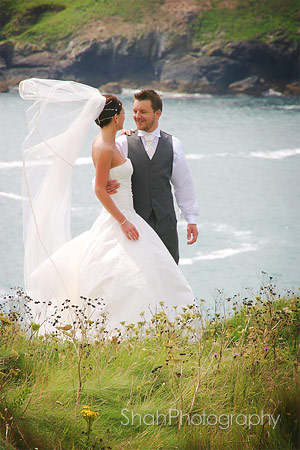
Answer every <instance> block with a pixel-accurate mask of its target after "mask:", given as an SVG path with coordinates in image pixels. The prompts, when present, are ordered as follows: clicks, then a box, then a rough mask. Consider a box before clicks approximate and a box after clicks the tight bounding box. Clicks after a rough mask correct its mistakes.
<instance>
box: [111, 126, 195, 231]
mask: <svg viewBox="0 0 300 450" xmlns="http://www.w3.org/2000/svg"><path fill="white" fill-rule="evenodd" d="M145 134H148V133H147V132H145V131H141V130H138V136H141V138H142V142H143V144H144V146H145V139H144V138H143V136H144V135H145ZM151 134H153V135H154V139H153V142H152V148H153V155H154V153H155V150H156V147H157V145H158V140H159V138H160V128H159V127H158V128H156V130H154V131H153V133H151ZM116 144H117V147H118V149H119V151H120V153H121V154H122V155H123V156H124V158H127V157H128V142H127V136H126V135H122V136H119V137H118V138H117V139H116ZM172 144H173V152H174V158H173V170H172V176H171V183H172V185H173V188H174V195H175V198H176V202H177V205H178V206H179V209H180V212H181V217H183V218H184V219H185V220H186V221H187V223H197V216H198V215H199V208H198V203H197V199H196V195H195V189H194V184H193V180H192V175H191V171H190V168H189V166H188V163H187V160H186V158H185V155H184V151H183V146H182V144H181V142H180V141H179V139H177V138H176V137H174V136H172ZM153 155H152V157H153ZM150 158H151V156H150Z"/></svg>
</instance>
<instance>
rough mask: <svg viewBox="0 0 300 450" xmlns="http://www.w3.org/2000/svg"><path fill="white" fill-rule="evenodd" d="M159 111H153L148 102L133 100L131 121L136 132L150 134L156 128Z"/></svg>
mask: <svg viewBox="0 0 300 450" xmlns="http://www.w3.org/2000/svg"><path fill="white" fill-rule="evenodd" d="M160 115H161V111H160V110H157V111H153V108H152V105H151V101H150V100H135V101H134V102H133V119H134V121H135V123H136V126H137V128H138V130H142V131H146V132H147V133H152V131H154V130H156V128H157V127H158V120H159V118H160Z"/></svg>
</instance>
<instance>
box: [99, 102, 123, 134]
mask: <svg viewBox="0 0 300 450" xmlns="http://www.w3.org/2000/svg"><path fill="white" fill-rule="evenodd" d="M103 97H105V98H106V102H105V106H104V108H103V110H102V112H101V114H100V115H99V116H98V117H97V119H96V120H95V122H96V124H97V125H99V127H101V128H103V127H105V126H106V125H108V124H109V123H110V122H111V120H112V118H113V117H114V115H115V114H118V115H119V114H120V112H121V110H122V102H121V101H120V100H119V99H118V98H117V97H115V96H114V95H111V94H104V95H103Z"/></svg>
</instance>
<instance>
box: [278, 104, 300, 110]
mask: <svg viewBox="0 0 300 450" xmlns="http://www.w3.org/2000/svg"><path fill="white" fill-rule="evenodd" d="M277 109H283V110H285V111H300V105H282V106H277Z"/></svg>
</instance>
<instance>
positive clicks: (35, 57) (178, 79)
mask: <svg viewBox="0 0 300 450" xmlns="http://www.w3.org/2000/svg"><path fill="white" fill-rule="evenodd" d="M181 14H182V11H181ZM196 14H198V12H197V11H195V10H191V9H190V10H187V12H186V14H185V15H181V25H182V24H183V25H186V24H188V23H190V22H191V21H192V20H194V19H195V15H196ZM121 28H122V27H121ZM121 28H118V29H117V31H115V30H114V32H113V31H112V30H111V29H110V32H108V31H107V29H105V27H104V28H103V26H102V28H101V30H100V31H99V29H98V30H97V28H95V27H94V29H93V30H94V31H93V32H92V33H91V32H90V33H86V32H85V33H81V36H80V37H75V38H73V39H72V40H71V41H70V42H68V43H64V45H60V46H59V47H57V48H53V47H49V46H47V45H38V44H34V45H33V44H30V43H25V44H22V43H20V42H17V41H13V40H5V41H3V42H0V89H1V87H2V91H5V90H6V89H7V88H8V87H10V86H16V85H17V84H18V83H19V81H20V80H22V79H24V78H27V77H45V78H59V79H74V80H77V81H81V82H84V83H88V84H91V85H93V86H97V87H99V86H101V85H105V84H106V83H112V82H115V83H118V84H119V85H120V86H122V87H132V88H135V87H142V86H153V87H155V88H157V89H162V90H172V91H178V92H188V93H210V94H218V95H222V94H241V93H245V94H250V95H260V94H261V93H263V92H265V91H268V90H270V89H272V90H273V91H280V92H283V93H285V94H292V95H293V94H295V95H297V94H299V93H300V88H299V41H298V42H297V41H295V40H290V39H289V38H288V37H287V35H286V34H285V32H284V31H283V30H281V29H278V30H277V31H276V32H275V33H273V34H272V35H269V36H268V37H267V39H265V40H264V41H262V40H258V39H252V40H248V41H247V40H246V41H245V40H243V41H230V40H228V39H225V38H224V36H223V35H222V33H220V34H219V35H216V36H215V39H214V40H213V42H210V43H209V44H205V45H202V44H200V43H199V42H197V41H195V39H194V38H193V35H192V31H191V30H192V28H191V27H189V26H181V27H180V26H178V29H177V32H176V33H174V31H172V32H171V31H170V28H168V27H166V26H165V27H155V26H152V27H151V29H150V30H147V31H146V30H145V28H143V29H142V30H140V31H139V33H135V34H133V33H130V26H129V25H128V24H127V29H126V32H124V27H123V32H120V30H121ZM158 28H160V29H158ZM110 87H111V86H110Z"/></svg>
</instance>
